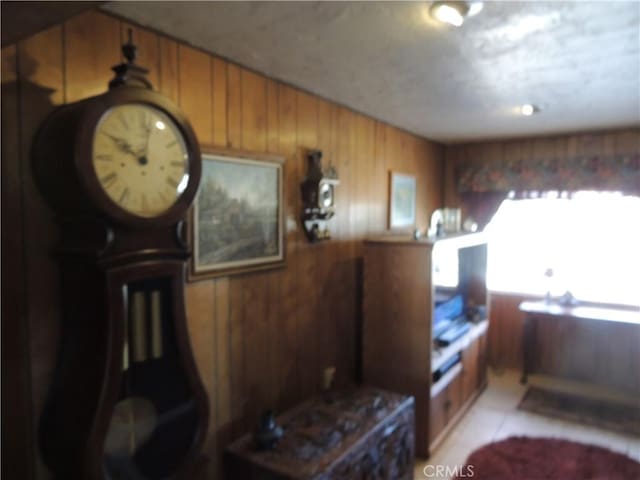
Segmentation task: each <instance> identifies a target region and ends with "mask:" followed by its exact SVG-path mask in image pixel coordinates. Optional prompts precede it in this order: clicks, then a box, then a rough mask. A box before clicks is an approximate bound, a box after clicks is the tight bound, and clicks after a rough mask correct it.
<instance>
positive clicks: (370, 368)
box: [362, 234, 488, 457]
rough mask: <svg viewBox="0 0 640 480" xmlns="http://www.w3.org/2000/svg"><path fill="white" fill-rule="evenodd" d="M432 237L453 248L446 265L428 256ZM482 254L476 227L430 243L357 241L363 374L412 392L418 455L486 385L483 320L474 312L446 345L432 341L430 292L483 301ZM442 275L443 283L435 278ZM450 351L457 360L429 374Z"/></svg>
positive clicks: (483, 303)
mask: <svg viewBox="0 0 640 480" xmlns="http://www.w3.org/2000/svg"><path fill="white" fill-rule="evenodd" d="M437 244H444V246H445V247H447V249H449V250H450V252H453V253H452V256H450V258H451V259H452V262H453V263H454V265H453V267H454V271H451V269H448V267H447V266H446V265H444V264H443V263H442V259H441V258H440V259H436V258H435V257H434V247H436V245H437ZM486 254H487V250H486V242H485V240H484V238H483V236H482V235H481V234H471V235H462V236H457V237H453V238H447V239H444V240H438V241H436V242H432V241H428V240H420V241H415V240H413V239H411V238H408V237H407V238H404V237H399V236H385V237H381V238H375V239H369V240H367V241H365V247H364V286H363V288H364V297H363V314H364V322H363V343H362V355H363V380H364V382H365V383H366V384H369V385H375V386H379V387H382V388H387V389H390V390H394V391H397V392H399V393H403V394H409V395H412V396H413V397H414V398H415V401H416V404H415V416H416V432H415V435H416V454H417V455H419V456H421V457H428V456H429V454H430V452H431V451H432V450H433V447H434V445H436V444H438V443H439V442H440V441H441V440H442V439H443V438H444V437H445V436H446V434H447V432H448V430H449V428H450V427H451V426H452V425H453V424H455V422H456V421H457V420H458V419H459V418H460V416H461V415H462V413H463V412H464V410H466V408H467V407H468V406H469V405H470V404H471V402H472V401H473V400H474V399H475V398H476V396H477V395H478V393H479V391H480V389H481V388H483V387H484V385H485V384H486V359H487V353H486V347H487V342H486V331H487V327H488V320H486V319H484V318H476V319H475V320H476V321H477V322H475V323H473V324H472V327H471V330H470V331H469V332H468V333H466V334H465V335H464V336H463V337H461V338H459V339H457V340H456V341H455V342H453V343H452V344H450V345H449V346H447V347H446V348H436V346H435V345H434V342H433V340H432V329H433V312H434V303H435V299H436V297H438V298H439V297H441V296H442V295H449V296H452V295H454V294H461V295H463V297H464V299H465V302H466V303H467V304H468V305H476V306H478V305H481V306H486V305H488V302H487V290H486ZM436 260H437V261H436ZM436 264H437V266H438V268H437V269H436V267H435V265H436ZM434 273H435V274H436V275H435V278H436V280H437V281H436V282H434ZM443 279H444V281H443V283H446V285H444V286H442V287H441V286H439V285H436V284H435V283H437V282H439V281H441V280H443ZM481 311H482V312H483V313H485V314H486V309H482V310H481ZM457 356H459V357H460V361H459V362H457V363H455V364H454V365H453V367H452V368H450V369H448V370H447V371H446V373H444V374H443V375H442V376H441V377H440V376H439V375H436V376H437V378H438V379H437V381H433V378H434V377H433V374H434V372H436V370H440V367H441V366H442V365H443V364H444V363H446V362H447V361H448V360H450V359H454V360H455V358H457Z"/></svg>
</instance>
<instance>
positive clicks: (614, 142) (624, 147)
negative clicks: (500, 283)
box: [444, 128, 640, 368]
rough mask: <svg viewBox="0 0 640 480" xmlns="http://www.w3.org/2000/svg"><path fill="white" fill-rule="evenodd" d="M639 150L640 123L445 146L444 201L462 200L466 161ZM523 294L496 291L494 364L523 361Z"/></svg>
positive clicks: (510, 365) (493, 302) (492, 334)
mask: <svg viewBox="0 0 640 480" xmlns="http://www.w3.org/2000/svg"><path fill="white" fill-rule="evenodd" d="M638 152H640V128H625V129H619V130H613V131H602V132H584V133H576V134H570V135H556V136H545V137H535V138H525V139H515V140H502V141H500V140H496V141H487V142H475V143H466V144H458V145H449V146H447V147H446V150H445V173H444V177H445V182H444V185H445V192H444V203H445V205H447V206H452V207H456V206H459V207H461V206H462V204H461V202H460V197H459V196H458V192H457V186H456V178H455V171H456V168H457V167H458V166H459V165H461V164H465V163H467V162H486V163H489V162H503V161H508V160H514V159H522V160H525V159H534V158H559V159H563V158H571V157H574V156H576V155H594V154H627V153H638ZM524 299H525V297H522V296H519V295H507V294H500V293H495V292H493V293H492V294H491V310H490V312H491V313H490V315H491V323H490V329H489V355H490V364H491V365H492V366H493V367H496V368H520V367H521V365H522V350H521V345H520V338H521V337H522V322H523V317H522V314H521V313H520V312H519V311H518V305H519V304H520V302H521V301H522V300H524Z"/></svg>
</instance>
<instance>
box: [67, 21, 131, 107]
mask: <svg viewBox="0 0 640 480" xmlns="http://www.w3.org/2000/svg"><path fill="white" fill-rule="evenodd" d="M64 33H65V43H64V45H65V62H66V65H65V88H66V98H65V100H66V102H69V103H70V102H75V101H76V100H81V99H83V98H87V97H91V96H94V95H99V94H101V93H103V92H105V91H106V89H107V88H108V85H109V81H110V80H111V78H112V77H113V73H112V71H111V67H112V66H114V65H116V64H118V63H120V62H121V61H122V59H121V50H120V47H121V42H120V38H121V37H120V22H119V21H118V20H116V19H115V18H112V17H109V16H106V15H103V14H101V13H99V12H97V11H89V12H86V13H83V14H81V15H78V16H77V17H73V18H72V19H71V20H68V21H67V22H65V24H64Z"/></svg>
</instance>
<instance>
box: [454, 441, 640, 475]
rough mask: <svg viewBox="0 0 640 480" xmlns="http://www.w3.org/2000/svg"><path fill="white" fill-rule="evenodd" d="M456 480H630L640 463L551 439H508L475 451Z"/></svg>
mask: <svg viewBox="0 0 640 480" xmlns="http://www.w3.org/2000/svg"><path fill="white" fill-rule="evenodd" d="M456 478H457V479H458V480H463V479H466V480H468V479H469V478H473V480H541V479H549V480H632V479H638V478H640V463H638V462H636V461H634V460H632V459H631V458H629V457H627V456H626V455H622V454H620V453H615V452H611V451H609V450H607V449H605V448H602V447H596V446H595V445H585V444H582V443H576V442H570V441H568V440H558V439H554V438H529V437H511V438H507V439H506V440H502V441H500V442H496V443H490V444H489V445H485V446H484V447H481V448H479V449H478V450H476V451H475V452H473V453H472V454H471V455H469V458H468V459H467V463H466V466H465V467H464V469H462V471H461V473H459V474H458V477H456Z"/></svg>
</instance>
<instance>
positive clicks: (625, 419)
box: [518, 387, 640, 437]
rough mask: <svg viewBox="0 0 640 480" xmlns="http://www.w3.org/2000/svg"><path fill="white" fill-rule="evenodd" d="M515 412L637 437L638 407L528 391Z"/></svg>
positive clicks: (550, 392) (639, 408)
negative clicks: (539, 415) (528, 413)
mask: <svg viewBox="0 0 640 480" xmlns="http://www.w3.org/2000/svg"><path fill="white" fill-rule="evenodd" d="M518 409H520V410H526V411H529V412H534V413H538V414H541V415H547V416H551V417H556V418H560V419H562V420H569V421H574V422H578V423H582V424H587V425H594V426H596V427H600V428H603V429H606V430H612V431H615V432H622V433H626V434H630V435H636V436H638V437H640V407H634V406H632V405H625V404H621V403H614V402H611V401H606V400H599V399H593V398H589V397H583V396H580V395H574V394H570V393H564V392H555V391H551V390H545V389H542V388H537V387H530V388H529V390H527V393H526V394H525V395H524V397H523V398H522V400H521V401H520V405H518Z"/></svg>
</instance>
